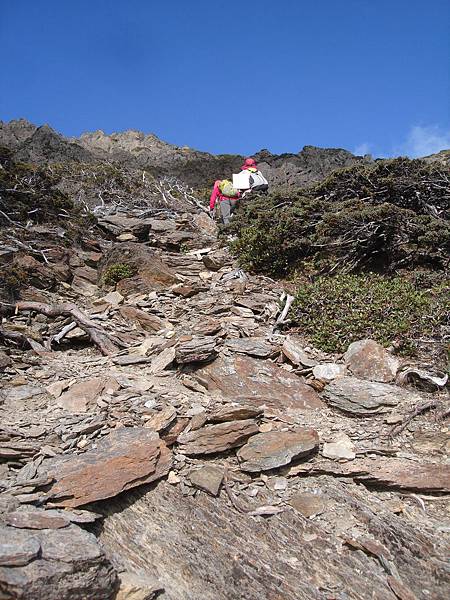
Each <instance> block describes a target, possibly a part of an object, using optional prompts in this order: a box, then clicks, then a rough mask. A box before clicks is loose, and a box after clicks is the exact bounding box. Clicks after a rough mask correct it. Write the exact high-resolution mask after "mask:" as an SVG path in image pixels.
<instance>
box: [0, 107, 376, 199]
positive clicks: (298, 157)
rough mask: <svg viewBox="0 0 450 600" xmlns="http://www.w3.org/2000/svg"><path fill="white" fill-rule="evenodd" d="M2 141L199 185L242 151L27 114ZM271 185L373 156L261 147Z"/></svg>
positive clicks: (38, 157)
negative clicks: (57, 125)
mask: <svg viewBox="0 0 450 600" xmlns="http://www.w3.org/2000/svg"><path fill="white" fill-rule="evenodd" d="M0 146H5V147H7V148H9V149H10V150H12V151H13V154H14V158H15V159H16V160H20V161H24V162H30V163H37V164H46V163H48V162H50V163H64V162H67V161H75V162H79V163H91V164H92V163H96V162H99V161H112V162H114V163H119V164H120V166H121V167H127V168H130V169H136V168H139V169H146V170H147V171H148V172H149V173H150V174H153V175H157V176H163V175H165V176H171V177H177V178H179V179H181V180H182V181H184V182H185V183H187V184H189V185H191V186H193V187H195V188H199V189H201V188H206V187H210V186H211V184H212V182H214V180H215V179H218V178H222V177H229V176H230V174H231V173H232V172H238V171H239V169H240V166H241V164H242V161H243V158H244V157H243V156H239V155H218V156H214V155H212V154H208V153H206V152H199V151H197V150H193V149H191V148H188V147H178V146H174V145H172V144H168V143H166V142H163V141H162V140H160V139H158V138H157V137H156V136H154V135H152V134H149V135H145V134H143V133H141V132H139V131H125V132H123V133H113V134H111V135H106V134H104V133H103V132H102V131H96V132H94V133H85V134H83V135H81V136H80V137H79V138H65V137H64V136H62V135H60V134H59V133H57V132H56V131H54V130H53V129H51V128H50V127H49V126H48V125H43V126H42V127H37V126H35V125H32V124H31V123H29V122H28V121H26V120H24V119H19V120H17V121H10V122H8V123H5V122H1V121H0ZM255 157H256V158H257V159H258V161H259V163H260V165H261V168H262V169H263V170H264V172H265V173H266V176H267V177H268V179H269V181H270V183H271V185H273V186H296V185H304V184H305V183H310V182H312V181H318V180H320V179H322V178H323V177H324V176H325V175H327V174H328V173H330V172H331V171H333V170H334V169H336V168H340V167H345V166H348V165H350V164H354V163H355V162H366V161H369V162H370V161H371V159H370V158H368V157H366V158H363V157H355V156H354V155H353V154H351V153H350V152H348V151H346V150H341V149H332V148H327V149H323V148H315V147H313V146H305V148H304V149H303V150H302V151H301V152H299V153H298V154H282V155H274V154H271V153H270V152H268V151H267V150H263V151H261V152H259V153H257V154H256V155H255Z"/></svg>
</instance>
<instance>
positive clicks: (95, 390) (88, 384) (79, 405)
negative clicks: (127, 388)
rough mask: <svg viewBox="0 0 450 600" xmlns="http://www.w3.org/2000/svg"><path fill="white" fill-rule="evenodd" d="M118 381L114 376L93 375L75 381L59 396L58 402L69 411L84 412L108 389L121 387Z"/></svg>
mask: <svg viewBox="0 0 450 600" xmlns="http://www.w3.org/2000/svg"><path fill="white" fill-rule="evenodd" d="M119 387H120V386H119V385H118V383H117V381H116V380H115V379H114V378H112V377H91V378H89V379H86V380H84V381H80V382H78V383H75V384H74V385H73V386H72V387H70V388H69V389H68V390H67V392H64V393H63V394H61V396H59V398H58V399H57V401H56V404H57V405H58V406H60V407H61V408H64V409H65V410H67V411H69V412H74V413H82V412H87V411H88V410H89V407H90V405H92V404H93V403H94V402H95V401H96V400H97V398H98V397H99V396H100V395H101V394H102V392H103V391H104V390H106V389H112V390H114V391H116V390H118V389H119Z"/></svg>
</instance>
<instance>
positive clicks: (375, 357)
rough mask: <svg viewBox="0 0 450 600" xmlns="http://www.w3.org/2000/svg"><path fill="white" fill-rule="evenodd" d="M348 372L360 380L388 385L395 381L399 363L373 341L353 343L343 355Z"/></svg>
mask: <svg viewBox="0 0 450 600" xmlns="http://www.w3.org/2000/svg"><path fill="white" fill-rule="evenodd" d="M344 360H345V362H346V364H347V366H348V368H349V369H350V371H351V372H352V373H353V375H355V376H356V377H360V378H361V379H370V380H371V381H380V382H383V383H388V382H390V381H393V380H394V379H395V376H396V374H397V371H398V368H399V366H400V361H399V360H398V358H396V357H395V356H392V354H390V353H389V352H388V351H387V350H386V349H385V348H383V346H382V345H381V344H378V342H375V341H374V340H359V341H357V342H353V343H352V344H350V346H349V347H348V350H347V352H346V353H345V354H344Z"/></svg>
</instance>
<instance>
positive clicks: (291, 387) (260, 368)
mask: <svg viewBox="0 0 450 600" xmlns="http://www.w3.org/2000/svg"><path fill="white" fill-rule="evenodd" d="M195 375H196V377H198V378H199V381H200V382H201V383H202V384H203V385H206V386H207V388H208V391H209V392H220V394H221V396H222V397H224V398H228V399H230V400H233V401H234V402H237V403H240V404H250V405H253V406H262V405H265V406H267V407H269V408H271V409H274V410H279V411H285V410H289V409H292V410H305V409H317V408H322V407H324V404H323V402H322V400H321V399H320V398H319V396H318V394H317V392H316V391H315V390H313V389H312V388H311V387H310V386H308V385H306V384H305V383H304V382H303V381H302V379H301V378H300V377H298V376H297V375H295V374H293V373H290V372H289V371H286V370H284V369H282V368H280V367H278V366H277V365H276V364H274V363H272V362H270V361H267V360H264V361H263V360H258V359H255V358H251V357H249V356H240V355H232V356H223V357H220V358H218V359H217V360H215V361H214V362H213V363H211V364H209V365H207V366H205V367H202V368H200V369H198V370H197V371H196V373H195Z"/></svg>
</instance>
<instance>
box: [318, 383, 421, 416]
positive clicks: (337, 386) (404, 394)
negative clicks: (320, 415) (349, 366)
mask: <svg viewBox="0 0 450 600" xmlns="http://www.w3.org/2000/svg"><path fill="white" fill-rule="evenodd" d="M324 395H325V398H326V400H327V401H328V403H329V404H330V405H331V406H334V407H335V408H339V409H340V410H342V411H344V412H347V413H351V414H354V415H362V416H364V415H373V414H377V413H382V412H386V411H389V410H390V409H391V408H392V407H393V406H396V405H397V404H399V402H402V401H404V400H408V399H413V398H415V399H416V400H417V401H418V402H419V401H420V396H418V395H417V394H414V393H412V392H410V391H407V390H404V389H403V388H400V387H398V386H396V385H390V384H387V383H378V382H375V381H364V380H362V379H357V378H356V377H342V378H341V379H335V380H334V381H333V382H331V383H330V384H329V385H328V386H327V387H326V388H325V392H324Z"/></svg>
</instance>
